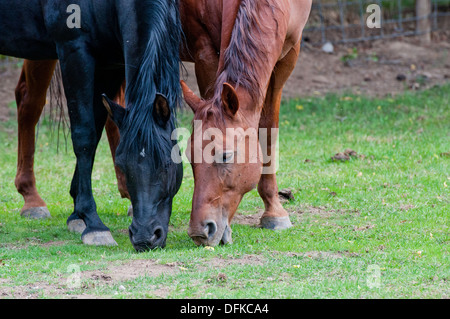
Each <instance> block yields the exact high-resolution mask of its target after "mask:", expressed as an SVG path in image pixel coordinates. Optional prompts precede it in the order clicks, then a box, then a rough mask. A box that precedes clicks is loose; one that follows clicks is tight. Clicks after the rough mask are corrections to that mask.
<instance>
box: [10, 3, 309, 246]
mask: <svg viewBox="0 0 450 319" xmlns="http://www.w3.org/2000/svg"><path fill="white" fill-rule="evenodd" d="M311 2H312V1H311V0H278V1H275V0H262V1H253V0H209V1H198V0H181V1H180V15H181V21H182V25H183V31H184V34H185V38H186V43H185V45H184V46H183V47H182V49H181V52H180V55H181V58H182V60H183V61H188V62H194V63H195V73H196V76H197V81H198V85H199V89H200V94H201V98H200V97H197V96H196V95H195V94H194V93H193V92H192V91H191V90H190V89H189V88H188V87H187V86H186V84H184V83H183V82H182V88H183V91H184V97H185V100H186V102H187V104H188V105H189V106H190V107H191V108H192V110H193V111H194V113H195V118H194V119H195V120H199V121H202V122H201V123H202V130H201V131H199V132H196V131H194V132H193V134H192V136H191V143H190V145H191V149H190V150H188V151H190V152H188V153H190V154H196V153H197V152H200V153H203V151H204V149H205V147H206V146H207V145H206V144H207V143H202V144H201V145H196V143H194V140H195V139H196V136H197V137H198V135H199V134H201V136H200V141H202V137H203V133H204V132H205V131H206V130H207V129H208V128H218V129H220V130H221V131H222V132H223V133H224V135H226V134H225V131H226V128H237V129H242V130H243V131H245V130H247V129H249V128H254V129H259V128H262V129H264V128H267V129H269V130H268V131H267V132H268V135H269V136H267V140H268V141H267V143H268V145H267V147H266V150H265V152H263V153H264V158H263V160H262V161H261V159H259V160H258V161H257V162H256V163H254V162H253V161H250V158H249V156H247V158H246V161H244V163H235V162H234V161H233V159H234V155H235V154H236V150H237V148H240V146H239V145H236V146H235V147H236V149H226V148H224V143H223V140H221V141H222V143H221V144H220V145H217V147H216V148H215V150H221V151H219V152H218V154H216V157H219V158H222V159H223V160H222V161H221V162H220V161H218V163H195V162H194V161H191V164H192V168H193V172H194V180H195V188H194V197H193V203H192V213H191V220H190V223H189V230H188V234H189V236H190V237H191V238H192V239H193V240H194V242H195V243H196V244H199V245H200V244H204V245H210V246H214V245H217V244H218V243H229V242H231V227H230V222H231V220H232V218H233V216H234V214H235V212H236V210H237V207H238V205H239V203H240V201H241V199H242V197H243V195H244V194H245V193H246V192H248V191H250V190H251V189H253V188H254V187H256V185H257V184H258V192H259V194H260V196H261V197H262V199H263V201H264V204H265V212H264V214H263V216H262V218H261V226H262V227H264V228H268V229H285V228H289V227H291V222H290V220H289V217H288V214H287V212H286V210H284V208H283V207H282V206H281V204H280V201H279V199H278V187H277V182H276V175H275V171H274V170H273V168H272V167H273V156H274V153H275V151H274V150H275V147H276V145H275V144H274V143H271V141H273V140H274V138H273V137H274V136H271V134H274V135H275V134H276V130H270V129H272V128H275V129H276V128H278V116H279V110H280V102H281V94H282V89H283V86H284V84H285V82H286V81H287V79H288V78H289V76H290V74H291V72H292V70H293V69H294V67H295V65H296V62H297V59H298V55H299V51H300V41H301V34H302V31H303V28H304V26H305V24H306V21H307V19H308V16H309V12H310V8H311ZM54 65H55V61H40V62H30V61H26V62H25V65H24V69H23V73H22V76H21V80H20V82H19V84H18V86H17V93H18V99H17V100H18V103H17V105H18V108H19V130H21V131H25V132H29V135H23V138H24V139H26V141H27V143H28V146H26V145H25V144H26V142H23V143H20V142H19V165H18V173H17V176H18V178H17V179H16V185H17V186H18V189H19V191H20V192H21V193H22V194H23V195H24V193H27V194H32V195H33V196H34V197H30V196H29V197H28V200H27V197H25V195H24V198H25V206H24V210H27V209H30V208H31V207H45V202H44V201H43V200H42V199H41V198H40V197H39V195H38V194H37V191H36V188H35V180H34V175H33V171H32V167H33V163H32V154H33V151H34V127H35V125H36V123H37V120H38V118H39V115H40V113H41V111H42V108H43V106H44V102H45V93H46V88H47V86H48V83H49V81H50V78H51V76H52V74H53V69H54ZM27 73H28V76H26V75H27ZM37 82H39V83H37ZM118 100H119V101H120V97H119V98H118ZM21 109H23V111H22V112H21ZM31 109H34V110H33V111H31ZM21 113H23V115H21ZM27 115H28V116H29V117H32V119H26V117H27ZM21 119H23V120H22V121H21ZM21 122H22V123H21ZM106 131H107V135H108V139H109V142H110V146H111V151H112V154H113V157H114V150H115V147H116V146H117V143H118V141H119V135H118V131H117V128H116V127H115V126H114V124H113V123H111V122H110V121H108V122H107V124H106ZM19 138H20V137H19ZM240 140H243V141H244V142H245V141H247V140H248V139H246V138H245V136H244V138H243V139H240ZM22 144H23V145H24V147H22V148H21V147H20V146H21V145H22ZM31 146H33V147H31ZM244 149H245V147H244ZM21 152H22V154H25V153H28V154H26V155H21ZM249 155H250V154H249ZM262 162H264V168H265V170H263V169H262ZM262 172H264V174H261V173H262ZM116 173H117V177H118V181H119V183H118V186H119V191H120V193H121V195H122V197H129V195H128V192H127V190H126V186H125V183H124V178H123V175H122V174H121V173H120V171H119V170H116ZM19 177H20V178H19ZM17 181H21V184H19V183H17ZM19 185H22V186H21V187H19ZM25 187H27V191H26V192H25V191H24V190H25ZM21 190H22V191H21Z"/></svg>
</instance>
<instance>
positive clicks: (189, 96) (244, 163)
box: [182, 82, 262, 246]
mask: <svg viewBox="0 0 450 319" xmlns="http://www.w3.org/2000/svg"><path fill="white" fill-rule="evenodd" d="M182 87H183V90H184V94H185V100H186V102H187V104H188V105H189V106H190V107H191V108H192V110H193V111H194V113H195V116H194V130H193V133H192V135H191V138H190V141H189V143H188V149H187V150H186V155H187V157H188V159H189V161H190V163H191V165H192V169H193V173H194V180H195V188H194V197H193V200H192V213H191V220H190V223H189V231H188V234H189V236H190V237H191V238H192V239H193V240H194V242H195V243H196V244H197V245H200V244H205V245H208V246H214V245H217V244H219V243H224V244H226V243H230V242H231V228H230V222H231V219H232V218H233V216H234V213H235V212H236V210H237V207H238V205H239V203H240V201H241V199H242V197H243V195H244V194H245V193H247V192H249V191H250V190H252V189H253V188H255V187H256V185H257V183H258V181H259V178H260V175H261V169H262V165H261V163H262V162H261V160H260V158H259V156H258V155H259V154H260V153H261V152H260V146H259V143H258V136H257V131H256V130H255V129H254V126H252V125H251V123H249V122H248V121H247V119H246V117H245V116H244V114H243V113H241V112H240V111H239V104H240V103H241V100H240V99H239V97H238V94H237V92H236V90H235V89H234V88H233V86H232V85H230V84H229V83H224V84H223V86H222V92H221V94H220V96H218V99H217V101H214V100H210V101H204V100H201V99H200V98H198V97H197V96H196V95H195V94H194V93H193V92H192V91H191V90H190V89H189V88H188V87H187V86H186V84H184V83H183V82H182ZM218 106H219V107H218Z"/></svg>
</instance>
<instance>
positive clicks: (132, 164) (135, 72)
mask: <svg viewBox="0 0 450 319" xmlns="http://www.w3.org/2000/svg"><path fill="white" fill-rule="evenodd" d="M142 5H143V6H144V7H142V8H140V10H141V11H142V12H141V13H140V15H141V17H142V19H141V20H142V21H145V23H144V22H143V24H144V25H145V27H138V28H137V29H138V31H139V30H141V31H142V32H144V33H146V32H148V30H150V32H149V33H148V41H147V43H146V45H145V46H144V47H141V48H140V50H134V49H133V48H129V51H128V52H126V56H127V59H126V65H127V68H129V69H127V83H126V85H127V87H126V92H125V100H126V109H124V108H122V107H121V106H119V105H117V104H115V103H113V102H112V101H110V100H109V99H108V98H107V97H106V96H104V97H103V103H104V104H105V106H106V107H107V109H108V111H109V114H110V116H111V117H112V119H113V120H114V121H115V123H116V124H117V125H118V127H119V131H120V135H121V138H120V144H119V146H118V148H117V151H116V165H118V166H119V168H120V169H121V170H122V171H123V173H124V174H125V177H126V180H127V187H128V192H129V194H130V197H131V202H132V205H133V222H132V224H131V226H130V228H129V235H130V240H131V242H132V244H133V246H134V247H135V249H136V250H138V251H142V250H147V249H153V248H155V247H164V246H165V242H166V238H167V233H168V225H169V218H170V215H171V211H172V200H173V197H174V196H175V194H176V193H177V191H178V189H179V188H180V185H181V180H182V165H181V164H179V163H178V164H177V163H175V162H174V161H173V160H172V157H171V154H172V150H173V148H174V147H177V146H176V141H172V139H171V135H172V132H173V130H174V129H175V122H176V120H175V116H176V112H175V111H176V109H177V107H178V105H179V104H180V101H181V98H180V97H181V87H180V83H179V78H180V74H179V69H180V58H179V46H180V42H181V23H180V20H179V13H178V2H177V1H175V0H171V1H160V0H155V1H147V2H144V4H142ZM127 23H128V21H127ZM127 29H128V28H127V27H125V28H124V32H126V30H127ZM123 38H124V42H125V43H126V42H127V41H128V40H127V39H128V34H126V33H125V34H123ZM129 41H130V42H131V43H132V41H133V40H132V39H130V40H129ZM136 51H137V52H139V51H141V52H140V53H139V54H138V57H134V55H135V54H136ZM142 52H143V54H142ZM128 61H135V62H133V63H130V62H128ZM130 64H131V65H132V66H134V68H131V67H130ZM136 65H137V66H138V67H137V68H136Z"/></svg>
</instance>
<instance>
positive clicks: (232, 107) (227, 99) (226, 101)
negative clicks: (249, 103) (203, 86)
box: [222, 83, 239, 116]
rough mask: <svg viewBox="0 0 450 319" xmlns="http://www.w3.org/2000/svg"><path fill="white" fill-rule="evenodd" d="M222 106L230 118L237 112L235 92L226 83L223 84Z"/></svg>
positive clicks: (237, 101) (237, 102) (237, 104)
mask: <svg viewBox="0 0 450 319" xmlns="http://www.w3.org/2000/svg"><path fill="white" fill-rule="evenodd" d="M222 105H223V107H224V110H225V112H227V113H228V114H230V115H231V116H235V115H236V113H237V111H238V110H239V99H238V96H237V93H236V90H235V89H234V88H233V87H232V86H231V85H230V84H228V83H224V84H223V89H222Z"/></svg>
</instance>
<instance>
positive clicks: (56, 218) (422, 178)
mask: <svg viewBox="0 0 450 319" xmlns="http://www.w3.org/2000/svg"><path fill="white" fill-rule="evenodd" d="M449 105H450V85H445V86H442V87H435V88H432V89H430V90H428V91H424V92H416V93H413V92H407V93H405V94H404V95H401V96H398V97H392V98H384V99H369V98H366V97H363V96H355V95H328V96H324V97H321V96H316V97H311V98H305V99H299V100H291V101H285V102H283V105H282V110H281V115H280V168H279V171H278V184H279V188H280V189H282V188H291V189H292V190H293V192H294V195H295V200H294V201H292V202H289V203H285V204H284V206H285V208H286V209H287V210H288V211H289V212H290V214H291V220H292V222H293V224H294V227H293V228H291V229H289V230H286V231H281V232H274V231H268V230H263V229H260V228H256V227H251V226H247V225H239V224H234V225H233V226H232V228H233V240H234V243H233V244H232V245H227V246H220V247H216V248H215V249H214V250H208V249H205V248H202V247H196V246H195V245H194V244H193V242H192V241H191V240H190V238H189V237H188V235H187V232H186V231H187V225H188V222H189V214H190V207H191V198H192V190H193V176H192V171H191V168H190V166H189V165H185V171H184V172H185V173H184V180H183V184H182V187H181V190H180V192H179V193H178V195H177V196H176V198H175V201H174V207H173V215H172V218H171V222H170V230H171V231H170V234H169V236H168V239H167V247H166V248H165V249H159V250H156V251H151V252H146V253H141V254H138V253H135V252H134V250H133V248H132V246H131V244H130V242H129V239H128V235H127V233H126V229H127V228H128V226H129V224H130V222H131V220H130V218H129V217H127V216H126V211H127V207H128V201H127V200H123V199H121V198H120V197H119V194H118V192H117V185H116V181H115V175H114V170H113V165H112V161H111V156H110V154H109V148H108V144H107V141H106V138H103V140H102V141H101V143H100V145H99V149H98V153H97V158H96V162H95V167H94V173H93V189H94V195H95V198H96V201H97V207H98V211H99V215H100V217H101V218H102V220H103V221H104V223H105V224H106V225H107V226H108V227H110V228H111V230H112V234H113V236H114V238H115V239H116V241H117V242H118V244H119V246H118V247H114V248H105V247H87V246H84V245H82V243H81V240H80V236H79V235H77V234H72V233H69V232H68V231H67V230H66V226H65V221H66V218H67V216H68V215H69V214H70V213H71V211H72V207H73V203H72V200H71V198H70V196H69V186H70V180H71V176H72V173H73V169H74V161H75V157H74V155H73V152H72V150H71V146H70V141H69V142H68V145H67V148H68V150H67V152H66V151H65V150H64V148H65V145H64V142H63V141H61V142H60V145H59V151H57V145H56V137H55V136H53V137H51V131H50V130H49V129H48V127H49V125H48V123H46V121H43V123H42V124H41V126H40V129H39V138H38V142H37V152H36V159H35V160H36V165H35V171H36V176H37V185H38V189H39V192H40V194H41V195H42V197H43V198H44V199H45V200H46V202H47V204H48V206H49V209H50V211H51V213H52V216H53V218H51V219H49V220H45V221H34V220H25V219H23V218H21V217H20V215H19V212H20V208H21V206H22V205H23V200H22V198H21V196H20V195H19V194H18V193H17V192H16V190H15V187H14V176H15V170H16V156H17V155H16V150H17V141H16V139H17V135H16V131H17V125H16V123H15V122H14V121H10V122H6V123H2V126H1V127H0V149H1V152H0V163H1V164H0V165H1V170H0V223H1V224H0V293H4V295H3V296H2V297H4V298H13V297H20V296H22V297H23V296H28V295H30V296H32V297H35V298H52V297H58V298H60V297H70V296H73V295H80V294H87V295H89V296H93V297H95V296H100V297H112V298H157V297H167V298H445V297H446V298H448V297H450V284H449V281H450V267H449V265H450V260H449V245H450V231H449V225H450V223H449V214H450V208H449V207H450V197H449V190H450V188H449V187H448V186H450V169H449V168H450V165H449V164H450V163H449V161H450V158H449V157H448V155H446V154H445V153H447V152H450V124H449V123H450V107H449ZM180 118H181V121H182V123H184V124H185V125H189V124H188V123H189V121H190V118H191V114H190V113H189V112H186V113H183V114H181V117H180ZM346 148H351V149H353V150H355V151H356V152H357V153H358V154H363V155H364V156H363V157H352V158H351V159H350V160H349V161H347V162H334V161H332V160H331V157H332V156H333V155H334V154H336V153H338V152H342V151H343V150H344V149H346ZM306 159H308V161H305V160H306ZM261 209H263V204H262V201H261V199H260V198H259V196H258V194H257V192H256V191H252V192H250V193H249V194H247V195H246V196H245V197H244V200H243V201H242V203H241V205H240V207H239V211H238V214H246V215H252V214H255V213H257V212H258V211H261ZM139 260H146V261H148V262H151V263H152V264H151V265H153V266H154V267H163V269H167V270H168V271H167V272H162V273H159V274H157V275H151V274H150V275H142V276H134V277H127V278H124V279H123V280H113V281H111V282H108V281H101V280H97V279H95V278H92V276H90V277H89V276H87V277H86V276H84V277H82V280H81V286H80V287H78V288H75V289H70V288H68V287H67V284H66V282H67V278H69V277H70V272H69V269H70V268H69V266H70V265H76V266H77V267H79V269H80V270H81V271H82V272H83V274H89V272H105V273H106V274H108V268H109V269H110V271H111V269H113V268H111V267H118V266H120V265H123V264H127V263H133V262H138V261H139ZM164 267H166V268H164ZM373 267H375V268H376V269H377V270H378V271H379V272H380V275H381V277H380V278H379V279H378V281H377V285H375V286H374V285H371V283H372V282H373V281H371V278H372V277H371V272H370V269H372V268H373ZM169 270H171V271H169ZM137 271H139V270H137ZM45 287H50V289H48V288H47V289H46V288H45Z"/></svg>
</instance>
